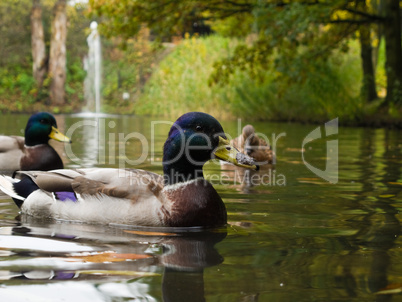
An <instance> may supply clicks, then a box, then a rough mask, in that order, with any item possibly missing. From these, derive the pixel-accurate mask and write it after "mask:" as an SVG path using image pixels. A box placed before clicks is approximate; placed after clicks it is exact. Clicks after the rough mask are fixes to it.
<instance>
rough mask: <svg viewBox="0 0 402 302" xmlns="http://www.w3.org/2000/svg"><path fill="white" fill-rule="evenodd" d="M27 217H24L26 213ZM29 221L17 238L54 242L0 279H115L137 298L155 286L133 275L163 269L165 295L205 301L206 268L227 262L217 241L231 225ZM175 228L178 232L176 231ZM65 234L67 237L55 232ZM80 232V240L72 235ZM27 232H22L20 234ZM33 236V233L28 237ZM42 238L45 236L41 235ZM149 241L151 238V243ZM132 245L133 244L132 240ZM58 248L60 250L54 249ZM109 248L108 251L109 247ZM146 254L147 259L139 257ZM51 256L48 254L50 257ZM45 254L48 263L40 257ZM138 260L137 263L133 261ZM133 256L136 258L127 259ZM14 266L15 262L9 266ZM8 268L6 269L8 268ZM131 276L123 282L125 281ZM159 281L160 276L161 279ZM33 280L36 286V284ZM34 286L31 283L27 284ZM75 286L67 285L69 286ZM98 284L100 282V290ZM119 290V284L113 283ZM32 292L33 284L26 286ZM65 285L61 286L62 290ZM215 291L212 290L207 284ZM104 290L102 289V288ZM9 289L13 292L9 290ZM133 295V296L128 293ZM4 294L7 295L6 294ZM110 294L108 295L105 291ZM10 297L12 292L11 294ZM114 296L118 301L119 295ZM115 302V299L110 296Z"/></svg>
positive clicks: (15, 231)
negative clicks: (140, 225) (72, 247)
mask: <svg viewBox="0 0 402 302" xmlns="http://www.w3.org/2000/svg"><path fill="white" fill-rule="evenodd" d="M24 216H25V215H24ZM29 221H30V222H29V223H24V224H23V225H22V226H19V227H13V228H12V231H13V236H10V237H21V240H22V239H26V238H29V237H30V238H31V239H32V240H35V239H38V240H41V239H42V238H43V237H44V238H46V240H48V241H51V242H52V243H50V244H47V245H45V246H43V248H44V249H45V250H42V251H39V252H38V251H37V250H35V247H34V248H33V250H31V252H33V254H32V257H35V258H34V260H37V261H34V262H31V263H30V264H29V266H28V267H27V269H26V270H24V268H25V267H24V265H23V264H21V263H20V265H19V271H18V272H5V273H4V274H3V275H1V276H0V277H2V278H3V280H7V279H9V280H10V279H23V280H24V284H25V285H27V283H28V282H29V280H33V282H32V283H34V282H35V283H36V282H37V280H70V279H74V280H77V281H78V280H83V281H87V282H88V280H93V281H99V280H102V283H105V282H112V281H113V280H116V281H117V282H118V284H119V286H121V287H122V289H124V288H123V287H127V288H126V289H131V290H126V291H123V292H124V294H125V295H124V297H125V299H128V297H131V298H133V299H134V298H137V299H138V300H146V301H151V300H155V299H154V298H153V297H152V296H151V294H152V293H154V292H155V288H153V289H151V288H149V282H143V283H141V281H139V280H137V281H136V282H133V279H134V278H138V277H141V276H148V277H152V276H156V274H155V272H158V271H159V268H157V267H160V269H163V279H162V296H163V301H205V297H204V295H205V294H204V292H205V289H204V286H205V284H204V280H203V273H204V268H207V267H211V266H215V265H219V264H220V263H222V262H223V257H222V255H220V254H219V252H218V250H217V249H216V248H215V245H216V244H217V243H218V242H221V241H222V240H224V239H225V238H226V235H227V233H226V229H219V230H201V229H195V228H194V229H190V230H191V231H190V230H189V229H185V230H183V229H181V230H177V229H174V228H169V230H168V232H169V233H166V228H130V229H126V228H123V227H107V226H103V225H91V224H60V223H54V222H51V221H47V222H48V223H45V224H44V222H43V220H38V219H34V218H32V217H30V218H29ZM172 229H173V230H176V231H177V232H172ZM61 233H62V234H64V235H63V238H64V239H62V237H60V236H58V237H56V238H55V236H54V235H55V234H59V235H60V234H61ZM76 234H78V237H79V241H80V242H79V243H77V242H75V241H74V240H68V241H67V242H66V239H65V238H71V237H73V236H74V235H76ZM20 235H23V236H20ZM27 236H28V237H27ZM42 240H43V239H42ZM144 242H147V243H146V244H145V243H144ZM64 243H69V244H74V243H77V246H78V247H86V248H93V249H94V250H93V252H84V253H80V252H78V253H77V252H73V253H71V252H68V251H66V252H65V253H64V252H62V251H61V250H60V249H58V247H60V245H62V244H64ZM128 243H129V244H128ZM56 247H57V252H55V251H53V248H56ZM105 249H106V250H105ZM139 256H146V257H139ZM13 257H14V258H15V259H16V260H15V261H16V262H18V259H19V258H20V257H23V258H26V257H27V251H26V250H19V249H13ZM45 257H46V258H45ZM39 258H42V259H43V260H44V261H40V259H39ZM49 258H51V259H52V260H53V261H52V262H51V263H53V266H52V267H53V270H48V268H49V261H46V259H49ZM134 259H135V261H132V260H134ZM124 260H131V261H124ZM9 265H10V264H9ZM7 268H8V267H4V266H3V267H2V269H3V271H4V269H7ZM124 279H127V280H131V281H130V282H122V280H124ZM158 279H159V278H158ZM32 283H31V284H32ZM28 284H29V283H28ZM69 284H71V282H69V283H64V286H68V285H69ZM49 286H51V284H45V286H44V288H43V290H42V291H40V292H41V294H44V295H46V294H47V293H49V292H51V289H49ZM98 286H99V284H98V285H96V287H97V288H98ZM114 288H115V287H114ZM24 289H25V290H27V291H28V292H29V288H24ZM59 289H60V288H59ZM207 289H208V290H213V288H207ZM98 290H99V291H100V292H101V293H102V289H101V288H100V289H98ZM6 293H8V292H7V291H6ZM127 293H131V294H132V295H133V296H131V295H129V296H127ZM3 294H5V293H3ZM103 294H104V295H105V296H107V293H103ZM6 297H8V296H6ZM116 297H117V296H116V295H115V296H114V300H115V299H117V298H116ZM110 300H112V299H110Z"/></svg>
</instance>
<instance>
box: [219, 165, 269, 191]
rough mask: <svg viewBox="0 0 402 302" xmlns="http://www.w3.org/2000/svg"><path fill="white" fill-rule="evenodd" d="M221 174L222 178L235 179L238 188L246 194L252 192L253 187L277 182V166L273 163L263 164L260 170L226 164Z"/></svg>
mask: <svg viewBox="0 0 402 302" xmlns="http://www.w3.org/2000/svg"><path fill="white" fill-rule="evenodd" d="M221 175H222V178H224V179H229V180H230V181H233V182H234V184H235V187H236V189H237V190H238V191H241V192H243V193H245V194H249V193H251V188H252V187H255V186H260V185H262V186H272V185H274V184H275V168H274V167H273V166H272V165H263V166H260V169H259V170H258V171H254V170H248V169H243V168H239V167H236V166H233V165H229V164H224V165H222V170H221Z"/></svg>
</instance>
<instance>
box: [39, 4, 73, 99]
mask: <svg viewBox="0 0 402 302" xmlns="http://www.w3.org/2000/svg"><path fill="white" fill-rule="evenodd" d="M66 38H67V14H66V0H58V1H57V2H56V3H55V4H54V7H53V19H52V23H51V41H50V51H49V56H47V55H46V44H45V30H44V27H43V22H42V7H41V3H40V0H33V1H32V10H31V49H32V61H33V62H32V69H33V77H34V79H35V82H36V86H37V88H38V89H39V90H41V89H42V86H43V82H44V79H45V78H46V77H48V78H49V79H50V88H49V89H50V91H49V96H50V100H51V103H52V104H54V105H63V104H64V103H65V98H66V97H65V83H66ZM47 61H48V64H47ZM46 89H47V87H46Z"/></svg>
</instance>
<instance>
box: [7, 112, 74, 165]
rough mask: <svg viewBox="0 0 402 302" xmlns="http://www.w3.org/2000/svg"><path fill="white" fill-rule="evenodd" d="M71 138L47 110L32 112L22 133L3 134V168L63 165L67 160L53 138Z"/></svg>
mask: <svg viewBox="0 0 402 302" xmlns="http://www.w3.org/2000/svg"><path fill="white" fill-rule="evenodd" d="M51 138H52V139H54V140H57V141H61V142H69V143H70V142H71V141H70V139H69V138H68V137H66V136H65V135H64V134H62V133H61V132H59V130H57V123H56V119H55V118H54V116H53V115H51V114H50V113H47V112H40V113H36V114H34V115H32V116H31V117H30V118H29V120H28V123H27V125H26V128H25V138H24V137H22V136H4V135H2V136H0V171H16V170H24V171H27V170H41V171H48V170H54V169H62V168H63V162H62V160H61V158H60V156H59V155H58V154H57V152H56V151H55V150H54V149H53V148H52V147H51V146H50V145H49V144H48V141H49V139H51Z"/></svg>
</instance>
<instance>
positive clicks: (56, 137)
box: [49, 126, 71, 144]
mask: <svg viewBox="0 0 402 302" xmlns="http://www.w3.org/2000/svg"><path fill="white" fill-rule="evenodd" d="M49 137H50V138H52V139H54V140H56V141H59V142H63V143H70V144H71V139H69V138H68V137H67V136H65V135H64V134H63V133H61V132H60V131H59V130H58V129H57V128H56V127H53V126H52V132H50V134H49Z"/></svg>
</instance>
